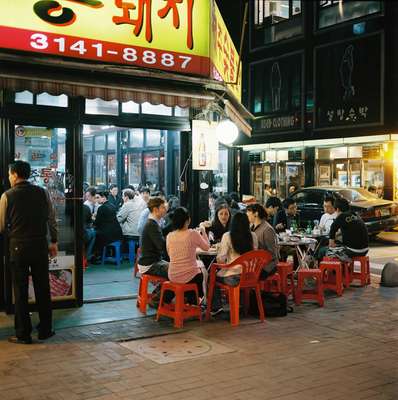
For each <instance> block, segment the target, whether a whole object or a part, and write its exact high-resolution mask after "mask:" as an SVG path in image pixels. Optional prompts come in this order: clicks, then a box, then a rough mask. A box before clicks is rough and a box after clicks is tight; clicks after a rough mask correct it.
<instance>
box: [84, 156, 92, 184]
mask: <svg viewBox="0 0 398 400" xmlns="http://www.w3.org/2000/svg"><path fill="white" fill-rule="evenodd" d="M83 160H84V161H83V162H84V166H85V169H84V182H86V184H88V185H91V184H92V181H93V174H92V168H93V156H92V155H91V154H85V155H84V156H83Z"/></svg>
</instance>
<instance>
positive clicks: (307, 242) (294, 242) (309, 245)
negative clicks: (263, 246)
mask: <svg viewBox="0 0 398 400" xmlns="http://www.w3.org/2000/svg"><path fill="white" fill-rule="evenodd" d="M278 244H279V246H289V247H294V248H295V250H296V254H297V259H298V262H299V266H298V268H297V270H296V272H297V271H298V270H300V269H301V268H302V269H309V268H310V267H309V265H308V263H307V258H308V255H309V252H310V250H313V251H315V249H316V248H317V245H318V240H317V239H315V238H314V237H309V236H301V235H300V236H295V235H291V236H283V237H280V236H279V240H278Z"/></svg>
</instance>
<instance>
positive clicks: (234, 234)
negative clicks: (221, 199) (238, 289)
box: [212, 212, 258, 315]
mask: <svg viewBox="0 0 398 400" xmlns="http://www.w3.org/2000/svg"><path fill="white" fill-rule="evenodd" d="M257 248H258V240H257V235H256V234H255V233H254V232H252V231H251V230H250V224H249V219H248V217H247V215H246V214H244V213H242V212H237V213H236V214H235V215H234V216H233V217H232V221H231V227H230V230H229V232H227V233H224V235H223V237H222V239H221V244H220V249H219V251H218V254H217V262H218V263H220V264H230V263H231V262H233V261H235V260H236V259H237V258H238V257H240V256H241V255H242V254H245V253H247V252H249V251H252V250H257ZM241 273H242V267H241V266H236V267H233V268H228V269H221V270H220V271H218V272H217V278H216V279H217V281H218V282H221V283H223V284H225V285H228V286H237V285H239V282H240V274H241ZM221 311H223V309H222V307H221V296H220V291H219V290H216V291H215V293H214V300H213V312H212V315H215V314H218V313H219V312H221Z"/></svg>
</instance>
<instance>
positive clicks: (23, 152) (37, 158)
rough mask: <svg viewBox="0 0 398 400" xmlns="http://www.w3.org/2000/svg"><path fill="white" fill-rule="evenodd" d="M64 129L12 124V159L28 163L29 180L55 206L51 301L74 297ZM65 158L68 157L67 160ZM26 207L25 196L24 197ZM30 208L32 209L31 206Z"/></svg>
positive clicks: (70, 178) (71, 190) (30, 290)
mask: <svg viewBox="0 0 398 400" xmlns="http://www.w3.org/2000/svg"><path fill="white" fill-rule="evenodd" d="M66 134H67V132H66V129H65V128H48V127H39V126H22V125H19V126H16V127H15V136H14V140H15V156H14V157H15V159H16V160H24V161H27V162H29V163H30V165H31V176H30V179H29V180H30V181H31V182H32V183H33V184H34V185H38V186H41V187H44V188H46V189H47V191H48V193H49V195H50V198H51V202H52V204H53V206H54V209H55V214H56V220H57V224H58V231H59V237H58V239H59V240H58V246H59V252H58V256H57V257H56V258H55V259H53V260H51V263H50V266H49V269H50V271H49V281H50V288H51V298H52V300H53V301H58V300H72V299H74V298H75V288H74V285H75V282H76V279H75V255H74V249H75V229H74V228H75V227H74V217H73V209H72V207H71V203H69V207H67V206H66V204H67V203H66V196H70V197H72V198H73V196H74V187H73V183H74V179H73V178H74V177H73V176H72V175H70V174H68V173H66V169H67V168H66V167H67V165H68V164H69V165H71V163H70V161H71V159H70V157H71V156H72V154H69V153H68V154H67V153H66V147H65V142H66ZM67 159H68V161H67ZM26 202H27V203H26V204H27V207H29V199H26ZM32 212H34V210H32ZM28 296H29V300H32V301H34V298H35V297H34V290H33V285H32V279H31V278H30V279H29V286H28Z"/></svg>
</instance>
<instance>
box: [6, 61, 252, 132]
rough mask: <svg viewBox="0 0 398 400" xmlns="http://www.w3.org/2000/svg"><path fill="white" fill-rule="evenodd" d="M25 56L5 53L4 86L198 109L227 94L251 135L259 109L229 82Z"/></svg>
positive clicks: (233, 113) (229, 107)
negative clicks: (241, 98) (239, 97)
mask: <svg viewBox="0 0 398 400" xmlns="http://www.w3.org/2000/svg"><path fill="white" fill-rule="evenodd" d="M23 61H24V62H23V63H21V59H20V57H19V56H17V55H13V54H0V89H8V90H11V91H23V90H28V91H30V92H32V93H44V92H46V93H49V94H51V95H54V96H57V95H61V94H66V95H68V96H73V97H76V96H82V97H85V98H88V99H95V98H100V99H103V100H106V101H110V100H118V101H122V102H127V101H134V102H135V103H138V104H142V103H145V102H149V103H151V104H154V105H158V104H164V105H166V106H168V107H174V106H178V107H182V108H186V107H190V108H195V109H202V108H205V107H206V106H207V105H209V104H210V103H212V102H218V103H219V102H220V100H221V102H222V103H223V105H224V109H225V113H226V115H227V116H228V117H229V118H230V119H231V120H232V121H233V122H234V123H235V124H236V125H237V126H238V128H239V129H240V130H241V131H242V132H243V133H245V134H246V135H248V136H250V135H251V126H250V124H249V123H248V122H247V120H250V119H253V115H252V114H250V112H249V111H247V110H246V108H245V107H244V106H243V105H242V104H241V103H240V102H239V101H237V100H236V99H235V97H234V96H233V95H232V94H231V93H230V92H229V90H228V88H227V86H226V85H225V84H224V83H223V82H218V81H214V80H209V79H203V78H200V77H194V76H181V75H178V74H172V73H167V72H164V71H153V70H151V71H149V70H143V69H139V68H131V67H130V68H126V67H122V66H109V65H98V64H90V65H87V64H83V63H79V62H70V61H68V62H66V61H59V60H58V61H56V60H52V59H43V58H38V57H24V60H23Z"/></svg>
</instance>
